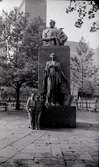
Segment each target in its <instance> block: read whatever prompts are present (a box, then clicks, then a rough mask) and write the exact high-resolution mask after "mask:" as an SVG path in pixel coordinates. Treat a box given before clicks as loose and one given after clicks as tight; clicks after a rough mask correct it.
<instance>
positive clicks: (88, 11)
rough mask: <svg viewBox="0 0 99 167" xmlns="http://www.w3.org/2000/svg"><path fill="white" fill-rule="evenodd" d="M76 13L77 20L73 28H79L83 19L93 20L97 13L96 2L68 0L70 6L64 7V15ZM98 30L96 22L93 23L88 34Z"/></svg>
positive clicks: (93, 0)
mask: <svg viewBox="0 0 99 167" xmlns="http://www.w3.org/2000/svg"><path fill="white" fill-rule="evenodd" d="M74 11H76V12H77V13H78V19H77V20H76V21H75V27H77V28H81V27H82V25H83V23H84V19H85V17H87V18H88V19H93V18H95V17H96V14H97V13H98V11H99V4H98V3H97V1H96V0H90V1H78V0H70V4H69V6H68V7H66V14H68V13H71V12H74ZM98 29H99V25H97V22H96V21H93V23H92V25H91V27H90V32H95V31H97V30H98Z"/></svg>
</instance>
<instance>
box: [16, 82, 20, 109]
mask: <svg viewBox="0 0 99 167" xmlns="http://www.w3.org/2000/svg"><path fill="white" fill-rule="evenodd" d="M16 110H20V85H19V84H18V83H17V87H16Z"/></svg>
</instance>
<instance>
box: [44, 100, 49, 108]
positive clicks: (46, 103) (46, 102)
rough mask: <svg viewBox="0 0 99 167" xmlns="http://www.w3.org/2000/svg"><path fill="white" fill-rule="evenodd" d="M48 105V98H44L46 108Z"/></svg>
mask: <svg viewBox="0 0 99 167" xmlns="http://www.w3.org/2000/svg"><path fill="white" fill-rule="evenodd" d="M48 106H49V102H48V100H46V101H45V107H46V108H48Z"/></svg>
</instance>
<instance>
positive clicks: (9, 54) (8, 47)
mask: <svg viewBox="0 0 99 167" xmlns="http://www.w3.org/2000/svg"><path fill="white" fill-rule="evenodd" d="M2 20H3V24H2V26H3V28H2V33H1V35H0V40H1V42H4V43H5V45H4V49H5V54H4V52H3V55H1V57H0V59H1V61H0V62H1V64H0V66H1V67H2V69H3V70H2V71H3V72H2V74H1V73H0V77H2V78H3V80H2V82H3V84H5V85H6V86H10V87H13V88H14V89H15V91H16V109H20V99H19V98H20V89H21V87H22V86H23V85H24V84H25V85H29V86H32V87H33V86H36V87H37V80H38V75H37V73H38V62H37V54H36V59H35V54H34V52H35V51H34V50H35V49H38V47H39V46H40V45H41V25H42V28H43V26H44V24H43V21H42V20H41V19H40V18H37V19H35V20H34V22H31V23H30V24H29V22H28V15H24V14H23V12H19V11H18V9H17V8H15V9H14V10H12V11H10V12H9V13H8V12H5V11H3V19H2Z"/></svg>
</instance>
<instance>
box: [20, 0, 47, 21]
mask: <svg viewBox="0 0 99 167" xmlns="http://www.w3.org/2000/svg"><path fill="white" fill-rule="evenodd" d="M19 10H20V11H23V12H25V13H28V14H29V16H30V17H29V19H30V20H31V19H34V18H35V17H38V16H40V17H41V18H42V19H43V21H44V23H46V10H47V1H46V0H22V3H21V4H20V6H19Z"/></svg>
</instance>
